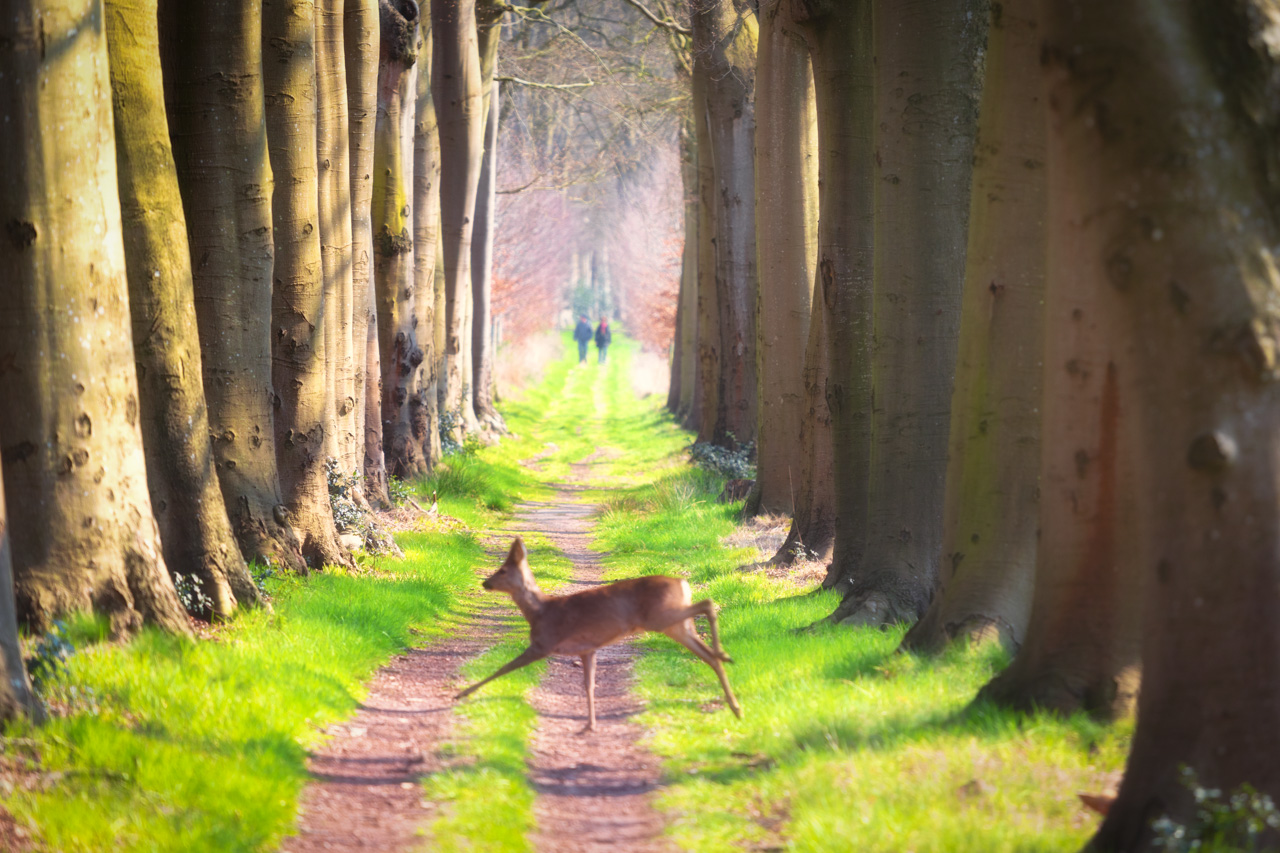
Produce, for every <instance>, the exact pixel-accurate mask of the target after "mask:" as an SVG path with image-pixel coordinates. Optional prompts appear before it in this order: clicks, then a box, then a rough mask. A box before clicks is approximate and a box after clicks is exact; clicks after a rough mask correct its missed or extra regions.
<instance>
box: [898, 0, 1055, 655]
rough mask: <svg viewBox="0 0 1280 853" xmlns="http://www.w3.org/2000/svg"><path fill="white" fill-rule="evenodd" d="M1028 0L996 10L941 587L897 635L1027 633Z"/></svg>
mask: <svg viewBox="0 0 1280 853" xmlns="http://www.w3.org/2000/svg"><path fill="white" fill-rule="evenodd" d="M1038 10H1039V2H1038V0H1006V2H1004V3H1003V4H1001V5H1000V6H998V7H993V12H992V17H991V23H990V28H989V30H988V36H987V54H986V72H985V81H986V82H985V85H984V88H983V92H982V106H981V113H980V115H979V119H978V141H977V151H976V155H975V157H974V171H973V192H972V193H971V202H970V207H969V250H968V264H967V269H966V273H965V284H964V298H963V304H962V306H961V315H960V353H959V359H958V364H957V366H956V381H955V391H954V392H953V394H952V397H951V439H950V446H951V449H950V454H949V462H948V468H947V485H946V502H945V505H944V512H943V534H942V562H941V565H940V566H939V579H940V581H941V582H942V584H943V587H942V589H941V590H940V591H939V593H938V594H937V595H935V596H934V598H933V602H932V603H931V604H930V606H929V610H928V612H926V613H925V616H924V618H923V619H921V620H920V622H918V623H916V625H915V626H914V627H913V628H912V629H911V630H910V631H909V632H908V633H907V636H906V637H905V638H904V640H903V645H904V646H906V647H907V648H910V649H914V650H917V651H929V652H936V651H940V650H941V649H942V648H943V647H945V646H946V645H947V644H948V643H950V642H951V640H953V639H955V638H956V637H967V638H969V639H981V638H985V637H995V638H998V639H999V640H1000V642H1001V643H1002V644H1003V645H1004V646H1005V648H1006V649H1008V650H1009V651H1010V652H1016V651H1017V650H1018V649H1019V648H1020V647H1021V645H1022V642H1023V639H1024V638H1025V637H1026V631H1027V620H1028V619H1029V618H1030V613H1031V595H1032V589H1033V588H1034V585H1035V563H1036V540H1037V538H1038V536H1039V523H1040V516H1039V503H1040V477H1039V470H1040V410H1041V404H1042V403H1041V397H1042V382H1041V375H1042V374H1043V372H1044V365H1043V362H1044V274H1045V256H1044V253H1045V237H1044V216H1045V178H1044V173H1045V139H1044V137H1045V114H1044V109H1043V105H1044V86H1043V82H1042V78H1041V75H1040V74H1038V73H1035V71H1034V70H1033V69H1035V68H1036V65H1037V63H1038V62H1039V59H1040V44H1041V40H1042V38H1043V36H1042V29H1041V28H1042V26H1043V21H1042V20H1041V19H1040V16H1039V14H1038Z"/></svg>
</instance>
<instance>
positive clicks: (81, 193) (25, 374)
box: [0, 0, 190, 635]
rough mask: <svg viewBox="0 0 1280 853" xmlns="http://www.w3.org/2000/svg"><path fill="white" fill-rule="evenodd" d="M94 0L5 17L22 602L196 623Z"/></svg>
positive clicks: (7, 213) (14, 524)
mask: <svg viewBox="0 0 1280 853" xmlns="http://www.w3.org/2000/svg"><path fill="white" fill-rule="evenodd" d="M102 14H103V13H102V5H101V3H100V2H98V0H64V2H53V0H48V2H42V3H39V4H37V3H35V2H21V3H11V4H9V6H8V7H7V9H6V14H5V15H3V16H2V17H0V44H4V45H5V48H4V50H0V75H2V76H3V79H4V86H3V87H0V114H2V115H4V116H5V118H6V120H5V121H4V122H2V123H0V158H3V159H2V162H4V164H5V168H6V170H7V171H6V177H5V180H3V181H0V222H3V223H5V225H4V230H5V235H4V239H0V280H2V281H4V282H5V284H4V286H3V287H0V399H3V400H4V401H5V405H3V406H0V436H3V444H2V445H0V457H2V458H3V464H4V488H5V490H6V495H7V498H8V500H7V501H6V504H7V506H8V507H9V512H10V516H9V531H10V534H11V537H12V549H13V551H12V555H13V556H12V560H13V564H14V568H15V569H16V572H17V574H16V576H15V578H14V591H15V593H16V602H17V608H18V615H19V617H20V618H21V619H22V620H23V621H24V622H26V623H27V624H28V625H29V626H31V627H32V628H33V629H34V630H36V631H42V630H44V629H46V628H47V627H48V626H49V624H50V622H51V621H52V620H53V619H55V618H57V617H58V616H61V615H63V614H68V613H75V612H77V611H89V610H93V611H96V612H99V613H103V614H105V615H107V616H108V617H109V618H110V621H111V627H112V631H113V633H114V634H116V635H125V634H129V633H132V632H133V631H136V630H137V629H138V628H140V627H141V626H142V623H143V622H144V621H146V622H149V623H152V624H156V625H159V626H160V627H162V628H164V629H166V630H169V631H173V632H175V633H189V632H190V628H189V626H188V623H187V616H186V613H184V612H183V609H182V605H181V604H180V603H179V602H178V596H177V593H176V592H175V591H174V587H173V582H172V581H171V580H170V578H169V573H168V571H167V570H166V568H165V563H164V557H163V556H162V554H161V543H160V532H159V530H158V528H157V527H156V522H155V516H154V515H153V514H152V508H151V498H150V495H149V494H148V493H147V472H146V462H145V458H144V455H143V449H142V431H141V425H140V424H139V420H138V418H139V414H140V410H139V402H138V383H137V377H136V373H135V369H134V353H133V341H132V337H131V336H130V335H128V334H121V330H122V329H128V328H129V323H130V318H129V302H128V299H129V291H128V279H127V275H126V271H125V257H124V244H123V240H122V234H121V218H120V204H119V197H118V195H117V190H116V154H115V139H114V134H113V130H112V116H111V102H110V100H108V98H107V94H108V93H109V92H110V91H111V80H110V77H109V72H108V64H107V63H108V60H107V43H106V37H105V34H104V22H103V20H102Z"/></svg>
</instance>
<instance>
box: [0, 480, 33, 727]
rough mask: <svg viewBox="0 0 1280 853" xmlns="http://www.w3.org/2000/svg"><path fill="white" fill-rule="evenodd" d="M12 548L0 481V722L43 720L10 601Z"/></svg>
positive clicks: (13, 604) (11, 589) (13, 607)
mask: <svg viewBox="0 0 1280 853" xmlns="http://www.w3.org/2000/svg"><path fill="white" fill-rule="evenodd" d="M12 555H13V549H11V548H10V547H9V526H8V524H7V517H6V515H5V509H4V483H3V479H2V478H0V722H4V721H8V720H12V719H13V718H14V717H17V716H18V715H20V714H25V715H26V716H27V717H29V718H31V719H32V720H33V721H35V722H41V721H43V720H44V706H43V705H42V704H41V703H40V698H39V697H38V696H36V694H35V691H34V690H32V689H31V680H30V679H29V678H28V677H27V666H26V663H24V662H23V660H22V645H21V644H20V643H19V641H18V610H17V605H16V604H15V602H14V599H13V556H12Z"/></svg>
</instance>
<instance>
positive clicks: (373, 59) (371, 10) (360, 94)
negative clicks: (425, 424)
mask: <svg viewBox="0 0 1280 853" xmlns="http://www.w3.org/2000/svg"><path fill="white" fill-rule="evenodd" d="M342 21H343V30H342V48H343V50H344V51H345V52H346V64H347V129H348V135H347V139H348V152H349V154H350V157H351V159H350V164H351V358H352V360H353V366H352V395H353V397H354V398H355V412H354V416H353V418H352V424H351V425H352V428H353V429H354V430H355V441H354V444H355V447H354V450H353V452H354V453H355V462H354V467H355V468H356V469H358V470H359V471H360V473H362V474H364V475H365V477H366V478H368V477H369V476H370V473H369V470H368V465H367V464H366V463H365V458H366V447H365V443H366V440H367V435H368V432H367V431H368V423H369V421H370V420H371V421H372V422H373V423H374V424H375V425H376V428H377V430H378V432H379V435H381V430H382V424H381V423H380V422H379V417H380V415H379V412H378V410H377V408H376V407H375V408H374V409H373V412H372V414H370V411H369V400H370V397H372V399H374V400H377V399H378V397H377V394H376V392H375V393H374V394H372V395H371V394H370V393H369V389H368V387H367V386H368V383H373V384H375V385H376V384H378V378H377V375H376V374H375V373H373V372H372V371H371V369H370V366H369V344H368V342H369V339H370V338H371V337H372V338H373V339H374V341H375V344H374V351H375V352H376V351H377V344H376V341H377V335H378V332H377V328H376V322H377V321H376V316H377V311H376V306H375V304H374V292H373V215H372V205H373V131H374V122H375V116H376V114H377V110H378V46H379V44H380V39H379V34H378V29H379V23H378V0H346V2H345V3H344V5H343V8H342ZM379 459H381V440H379ZM378 464H379V466H380V465H381V462H379V463H378ZM374 478H375V480H376V474H375V475H374ZM364 491H365V493H366V495H367V494H368V492H369V491H370V486H369V484H368V483H367V482H366V483H365V485H364Z"/></svg>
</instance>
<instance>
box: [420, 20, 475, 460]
mask: <svg viewBox="0 0 1280 853" xmlns="http://www.w3.org/2000/svg"><path fill="white" fill-rule="evenodd" d="M431 31H432V38H433V40H434V41H435V47H434V50H433V51H432V57H431V59H432V61H431V91H432V97H433V99H434V101H435V106H436V120H437V122H438V126H439V128H440V166H441V173H440V242H441V246H442V248H443V250H444V279H445V330H446V334H445V351H444V355H445V359H446V361H445V365H446V366H445V372H444V374H443V377H442V378H443V380H444V383H445V403H444V408H445V411H446V412H448V413H449V414H451V415H453V416H455V417H457V418H459V422H460V424H461V427H460V428H458V429H456V430H455V433H456V434H455V438H456V439H458V440H460V439H461V433H462V431H463V430H465V431H467V432H473V431H474V429H475V424H476V417H475V411H474V409H473V408H472V403H471V394H470V387H471V382H470V375H471V374H470V372H469V371H468V370H467V365H468V363H469V362H470V361H471V325H470V316H471V313H470V305H469V303H470V301H471V239H472V225H473V216H474V213H475V208H476V194H477V189H478V184H479V180H480V160H481V155H482V153H483V150H484V139H483V134H484V92H483V90H482V89H481V79H480V54H479V47H478V45H477V34H476V0H435V2H433V3H432V4H431Z"/></svg>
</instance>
